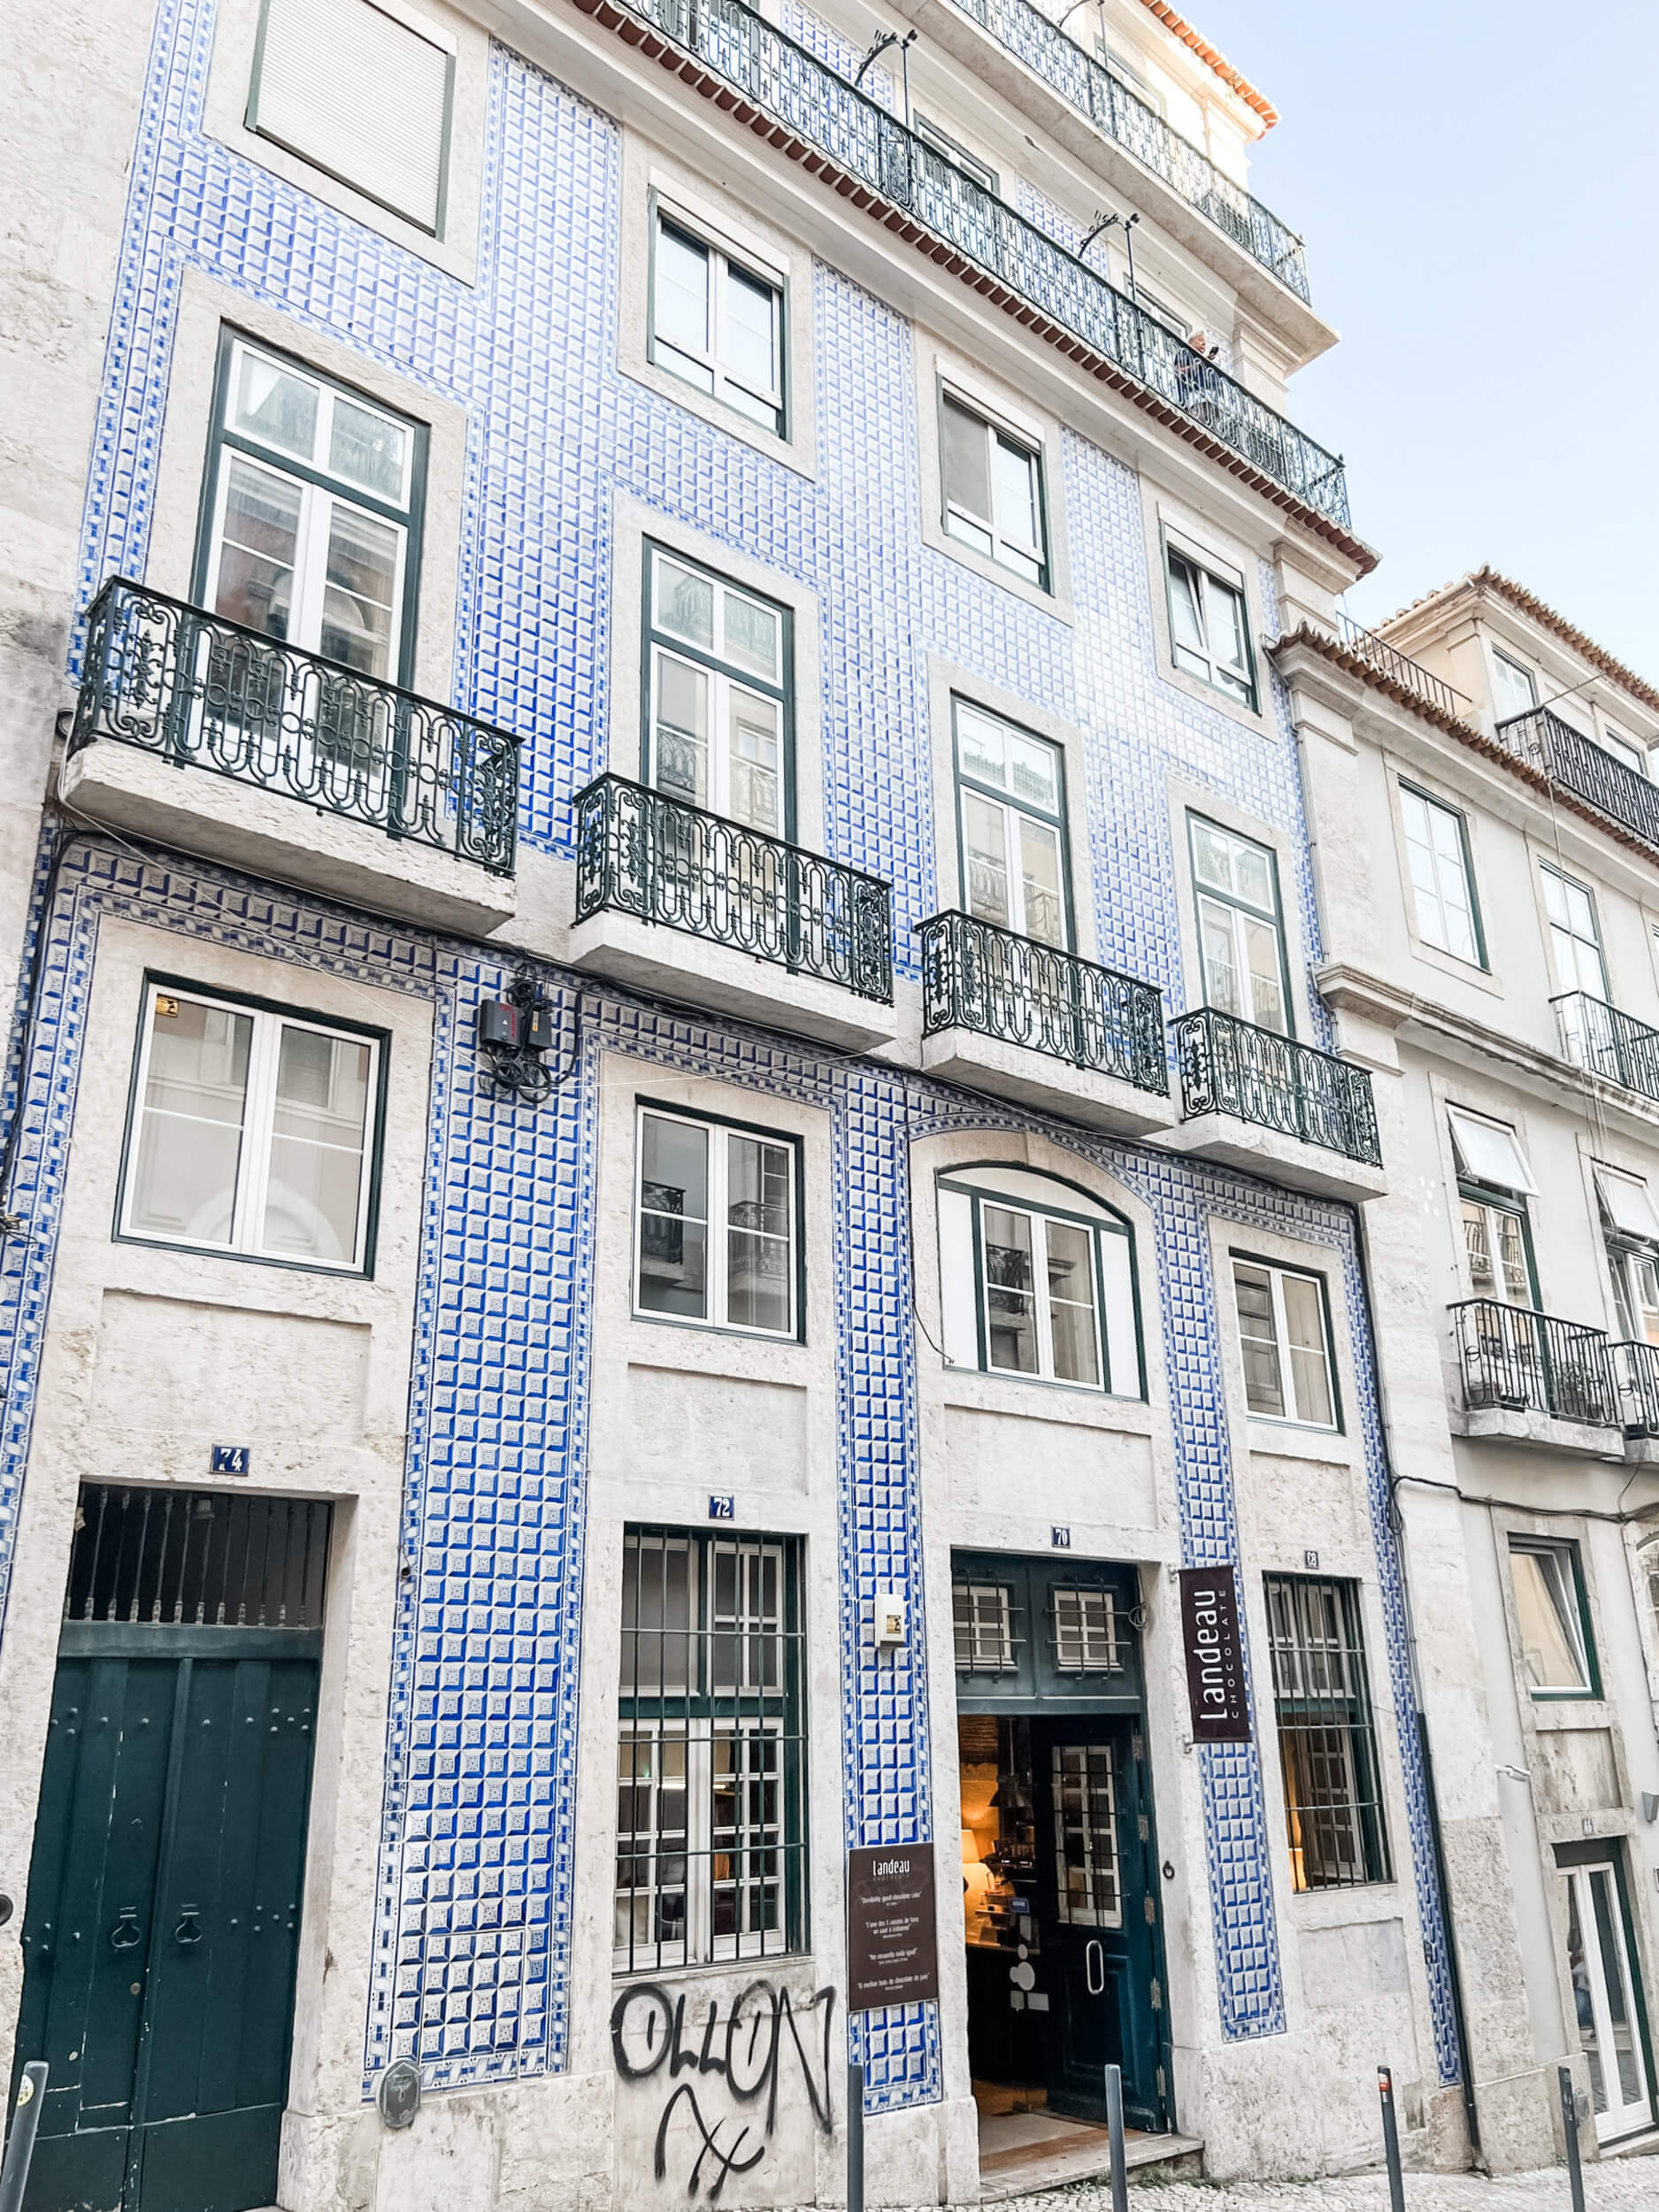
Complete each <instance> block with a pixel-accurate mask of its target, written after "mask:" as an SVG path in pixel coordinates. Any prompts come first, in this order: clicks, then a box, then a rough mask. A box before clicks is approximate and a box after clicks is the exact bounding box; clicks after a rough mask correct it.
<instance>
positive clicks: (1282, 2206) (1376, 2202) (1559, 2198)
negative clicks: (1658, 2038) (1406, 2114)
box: [997, 2158, 1659, 2212]
mask: <svg viewBox="0 0 1659 2212" xmlns="http://www.w3.org/2000/svg"><path fill="white" fill-rule="evenodd" d="M1131 2180H1132V2186H1131V2188H1130V2192H1129V2205H1130V2212H1388V2182H1387V2177H1386V2175H1385V2174H1384V2173H1382V2171H1381V2170H1378V2171H1376V2172H1374V2173H1364V2174H1348V2175H1344V2176H1343V2177H1341V2178H1340V2179H1337V2180H1330V2181H1283V2182H1256V2181H1252V2182H1230V2183H1226V2184H1217V2183H1211V2182H1204V2181H1185V2182H1183V2181H1170V2182H1149V2183H1148V2184H1147V2185H1145V2186H1144V2187H1141V2188H1137V2187H1134V2186H1133V2177H1131ZM1584 2196H1585V2204H1586V2208H1587V2212H1625V2208H1626V2207H1629V2208H1631V2212H1635V2208H1636V2207H1637V2206H1642V2207H1644V2208H1646V2212H1659V2158H1629V2159H1616V2160H1610V2161H1609V2162H1608V2163H1606V2164H1605V2165H1592V2166H1586V2168H1585V2173H1584ZM1570 2205H1571V2192H1570V2190H1569V2188H1568V2185H1567V2170H1566V2168H1565V2167H1564V2166H1552V2167H1548V2168H1546V2169H1545V2170H1544V2171H1543V2172H1542V2173H1535V2174H1509V2175H1507V2176H1506V2177H1504V2178H1503V2179H1502V2181H1485V2180H1482V2179H1481V2177H1479V2175H1477V2174H1408V2175H1407V2176H1406V2212H1568V2208H1569V2206H1570ZM1110 2207H1111V2192H1110V2189H1109V2188H1107V2187H1105V2186H1104V2185H1100V2184H1096V2183H1094V2182H1087V2183H1084V2184H1082V2185H1073V2186H1072V2187H1071V2188H1069V2189H1055V2190H1050V2191H1048V2192H1046V2193H1044V2194H1042V2195H1041V2196H1033V2197H1011V2198H1010V2199H1008V2200H1007V2201H1006V2202H1005V2203H1004V2204H1003V2205H1001V2206H999V2207H998V2208H997V2212H1110Z"/></svg>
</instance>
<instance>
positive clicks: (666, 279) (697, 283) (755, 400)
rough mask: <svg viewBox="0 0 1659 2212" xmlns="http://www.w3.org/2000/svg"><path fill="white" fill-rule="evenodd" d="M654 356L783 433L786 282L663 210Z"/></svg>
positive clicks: (654, 262) (654, 244) (657, 227)
mask: <svg viewBox="0 0 1659 2212" xmlns="http://www.w3.org/2000/svg"><path fill="white" fill-rule="evenodd" d="M651 358H652V360H653V361H655V362H657V363H658V364H659V365H660V366H662V367H663V368H665V369H668V370H670V371H671V372H672V373H673V374H674V375H675V376H678V377H683V378H684V380H685V381H686V382H687V384H692V385H695V387H696V388H697V390H698V391H700V392H707V393H708V394H710V396H711V397H713V398H715V399H718V400H722V401H724V402H725V403H726V406H728V407H732V408H734V409H735V410H736V411H737V412H738V413H739V414H740V415H745V416H747V417H748V419H749V421H750V422H757V423H759V424H760V425H761V426H762V428H763V429H766V430H771V431H774V432H776V434H778V436H780V437H782V436H783V434H784V428H785V413H784V388H783V374H784V365H783V287H782V285H781V284H780V282H779V281H778V280H777V279H776V278H775V277H770V276H764V275H763V274H762V273H760V271H759V270H757V269H754V268H749V267H746V266H745V265H743V264H742V263H741V261H739V260H736V259H734V258H733V256H732V255H730V254H728V253H726V252H725V251H723V250H722V249H721V248H719V247H718V246H711V245H710V244H709V243H708V242H707V241H706V240H704V239H702V238H699V237H698V236H697V235H696V234H695V232H694V231H691V230H688V229H687V228H686V227H685V226H684V224H682V223H679V222H676V221H675V220H674V219H673V218H672V216H670V215H666V214H664V213H662V212H661V211H659V212H658V214H657V219H656V222H655V224H654V226H653V228H652V236H651Z"/></svg>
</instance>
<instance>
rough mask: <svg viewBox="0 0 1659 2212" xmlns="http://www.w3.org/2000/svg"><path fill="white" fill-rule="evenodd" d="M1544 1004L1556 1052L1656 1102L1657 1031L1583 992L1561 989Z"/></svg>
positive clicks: (1658, 1092)
mask: <svg viewBox="0 0 1659 2212" xmlns="http://www.w3.org/2000/svg"><path fill="white" fill-rule="evenodd" d="M1550 1004H1551V1005H1552V1006H1553V1007H1554V1008H1555V1020H1556V1024H1557V1025H1558V1026H1559V1028H1560V1031H1561V1048H1562V1051H1563V1054H1564V1055H1565V1056H1566V1057H1567V1058H1568V1059H1569V1060H1571V1062H1572V1064H1573V1065H1574V1067H1576V1068H1588V1069H1589V1070H1590V1071H1591V1073H1592V1074H1594V1075H1604V1076H1606V1078H1607V1079H1608V1080H1609V1082H1610V1083H1622V1084H1623V1085H1624V1088H1625V1089H1626V1090H1627V1091H1640V1093H1641V1094H1642V1096H1643V1097H1644V1098H1650V1099H1652V1100H1653V1101H1654V1102H1655V1105H1659V1029H1649V1028H1648V1026H1647V1023H1646V1022H1639V1021H1636V1020H1633V1019H1632V1017H1631V1016H1630V1015H1629V1014H1621V1013H1620V1012H1619V1010H1618V1009H1617V1006H1609V1005H1608V1003H1607V1002H1606V1001H1605V1000H1604V999H1599V998H1592V997H1591V995H1590V994H1589V993H1588V992H1587V991H1565V992H1563V994H1562V995H1561V996H1560V997H1559V998H1553V999H1551V1001H1550Z"/></svg>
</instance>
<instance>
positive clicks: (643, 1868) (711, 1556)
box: [614, 1528, 806, 1973]
mask: <svg viewBox="0 0 1659 2212" xmlns="http://www.w3.org/2000/svg"><path fill="white" fill-rule="evenodd" d="M799 1554H800V1548H799V1544H798V1542H797V1541H796V1540H795V1539H793V1538H789V1537H768V1536H754V1537H736V1536H733V1537H717V1536H705V1535H703V1534H700V1533H698V1532H695V1531H687V1530H681V1529H664V1528H631V1529H629V1530H628V1531H627V1532H626V1534H625V1536H624V1539H623V1553H622V1623H621V1635H622V1644H621V1678H620V1692H619V1700H618V1750H617V1874H616V1906H615V1920H614V1943H615V1963H616V1967H617V1970H618V1972H620V1973H635V1972H642V1971H645V1970H650V1971H652V1972H657V1971H659V1970H662V1969H664V1968H665V1967H672V1966H696V1965H701V1964H703V1963H704V1962H707V1961H710V1960H717V1959H737V1958H760V1957H770V1956H773V1955H777V1954H779V1953H781V1952H785V1951H794V1950H799V1949H800V1948H801V1947H802V1944H803V1930H804V1927H805V1893H806V1738H805V1733H804V1705H803V1686H802V1673H803V1669H802V1647H803V1632H802V1623H801V1596H800V1555H799Z"/></svg>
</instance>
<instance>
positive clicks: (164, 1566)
mask: <svg viewBox="0 0 1659 2212" xmlns="http://www.w3.org/2000/svg"><path fill="white" fill-rule="evenodd" d="M329 1526H330V1509H329V1507H328V1506H327V1505H326V1504H325V1503H324V1502H322V1501H321V1500H319V1499H313V1498H271V1497H264V1496H261V1495H260V1494H259V1493H258V1492H257V1491H247V1492H240V1493H227V1492H224V1491H218V1490H163V1489H144V1488H140V1487H138V1486H133V1485H127V1484H120V1483H86V1484H83V1485H82V1486H81V1500H80V1503H79V1505H78V1506H77V1508H76V1510H75V1533H74V1542H73V1546H72V1548H71V1550H70V1555H69V1586H68V1588H67V1590H66V1591H65V1594H64V1618H65V1620H66V1621H92V1622H97V1623H100V1624H104V1626H107V1627H127V1628H142V1627H150V1628H287V1629H295V1630H315V1629H319V1628H320V1627H321V1626H322V1620H323V1588H324V1583H325V1580H326V1574H327V1566H328V1537H329Z"/></svg>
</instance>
